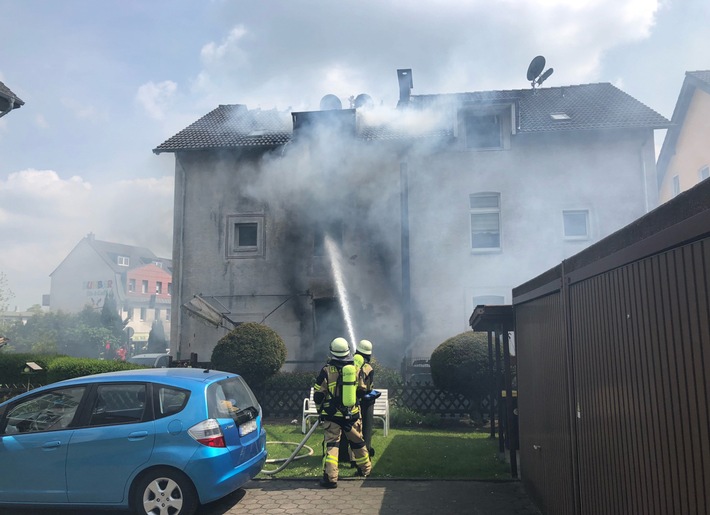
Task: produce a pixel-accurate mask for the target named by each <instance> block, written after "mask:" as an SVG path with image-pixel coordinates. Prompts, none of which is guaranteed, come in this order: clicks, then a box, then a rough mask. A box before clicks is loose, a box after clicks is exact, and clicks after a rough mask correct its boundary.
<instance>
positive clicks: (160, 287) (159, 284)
mask: <svg viewBox="0 0 710 515" xmlns="http://www.w3.org/2000/svg"><path fill="white" fill-rule="evenodd" d="M155 293H157V294H158V295H160V294H161V293H163V283H162V282H161V281H155Z"/></svg>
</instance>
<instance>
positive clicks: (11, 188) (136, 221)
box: [0, 170, 173, 310]
mask: <svg viewBox="0 0 710 515" xmlns="http://www.w3.org/2000/svg"><path fill="white" fill-rule="evenodd" d="M172 202H173V178H172V177H162V178H159V179H137V180H125V181H117V182H111V183H107V184H93V185H92V184H89V183H88V182H86V181H85V180H83V179H82V178H81V177H76V176H75V177H70V178H68V179H64V178H62V177H60V176H59V174H58V173H56V172H55V171H53V170H24V171H21V172H17V173H12V174H10V175H9V176H8V178H7V180H5V181H1V180H0V206H2V208H0V241H2V242H3V251H2V252H1V253H0V270H2V271H3V272H5V274H6V275H7V277H8V281H9V282H10V289H12V290H13V292H14V293H15V303H16V304H18V307H19V309H21V310H23V309H26V308H27V307H29V306H30V305H32V304H38V303H40V302H41V296H42V294H43V293H49V274H51V273H52V271H53V270H54V269H55V268H56V267H57V266H58V265H59V264H60V263H61V261H62V260H63V259H64V258H65V257H66V255H67V254H68V253H69V252H70V251H71V250H72V249H73V248H74V246H75V245H76V244H77V243H78V242H79V241H80V240H81V238H83V237H84V236H86V234H88V233H89V232H93V233H94V234H95V235H96V238H97V239H99V240H104V241H111V242H116V243H126V244H130V245H138V246H145V247H147V248H149V249H151V250H152V251H153V252H155V253H156V254H158V255H159V256H161V257H171V249H172Z"/></svg>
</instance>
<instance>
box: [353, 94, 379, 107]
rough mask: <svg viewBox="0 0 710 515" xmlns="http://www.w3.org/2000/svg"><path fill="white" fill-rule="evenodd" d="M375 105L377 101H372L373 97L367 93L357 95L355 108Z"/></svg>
mask: <svg viewBox="0 0 710 515" xmlns="http://www.w3.org/2000/svg"><path fill="white" fill-rule="evenodd" d="M373 105H375V103H374V102H373V101H372V97H371V96H370V95H368V94H367V93H360V94H359V95H358V96H356V97H355V102H354V106H355V109H360V108H362V109H370V108H371V107H372V106H373Z"/></svg>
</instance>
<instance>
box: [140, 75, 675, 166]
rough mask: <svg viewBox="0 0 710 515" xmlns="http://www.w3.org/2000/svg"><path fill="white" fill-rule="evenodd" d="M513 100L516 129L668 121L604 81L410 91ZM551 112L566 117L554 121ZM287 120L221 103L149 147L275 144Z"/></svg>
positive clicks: (369, 134) (384, 135) (380, 129)
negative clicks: (520, 87)
mask: <svg viewBox="0 0 710 515" xmlns="http://www.w3.org/2000/svg"><path fill="white" fill-rule="evenodd" d="M497 103H515V104H516V106H517V109H516V114H517V117H518V120H517V122H518V123H517V124H518V128H517V131H518V132H523V133H526V132H548V131H571V130H595V129H635V128H665V127H668V126H669V124H670V122H669V121H668V120H667V119H666V118H664V117H663V116H661V115H660V114H658V113H657V112H656V111H654V110H653V109H651V108H649V107H648V106H646V105H644V104H643V103H641V102H639V101H638V100H636V99H635V98H633V97H631V96H630V95H628V94H626V93H624V92H623V91H621V90H620V89H618V88H617V87H615V86H613V85H612V84H610V83H598V84H582V85H576V86H564V87H556V88H537V89H534V90H533V89H532V88H531V89H526V90H501V91H480V92H473V93H452V94H440V95H413V96H412V97H411V101H410V106H411V107H413V108H419V109H426V108H436V107H438V106H445V105H452V104H454V105H471V106H475V105H490V104H497ZM554 113H565V114H567V115H568V116H569V119H565V120H562V121H560V120H555V119H553V118H552V116H551V115H552V114H554ZM291 134H292V125H291V124H290V121H289V120H288V118H287V117H285V116H284V115H283V113H278V112H277V111H261V110H251V111H250V110H248V109H247V108H246V106H244V105H221V106H219V107H218V108H217V109H215V110H214V111H212V112H210V113H208V114H207V115H205V116H203V117H202V118H200V119H199V120H198V121H196V122H195V123H193V124H192V125H190V126H189V127H187V128H186V129H184V130H182V131H180V132H179V133H177V134H176V135H175V136H173V137H171V138H169V139H168V140H167V141H165V142H164V143H162V144H161V145H159V146H158V147H157V148H156V149H154V152H155V153H156V154H157V153H160V152H175V151H182V150H197V149H209V148H235V147H275V146H278V145H282V144H285V143H287V142H288V141H289V140H290V139H291ZM357 134H358V136H359V137H360V138H362V139H364V140H369V141H371V140H378V141H386V140H398V139H406V138H412V137H417V138H421V137H439V138H441V137H444V138H446V137H451V136H452V135H453V128H452V127H451V126H450V125H449V126H446V127H444V126H442V127H440V128H439V129H435V128H434V129H430V130H427V131H422V132H420V133H418V134H416V135H412V133H411V132H410V131H404V130H402V129H396V128H394V127H392V126H387V125H378V126H368V125H364V123H363V122H362V120H360V121H359V123H358V132H357Z"/></svg>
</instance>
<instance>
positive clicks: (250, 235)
mask: <svg viewBox="0 0 710 515" xmlns="http://www.w3.org/2000/svg"><path fill="white" fill-rule="evenodd" d="M227 230H228V231H229V232H228V234H227V258H252V257H263V256H264V217H263V215H230V216H228V217H227Z"/></svg>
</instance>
